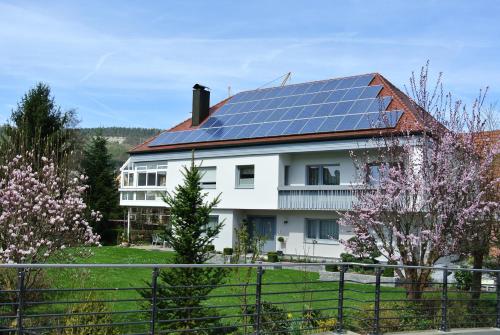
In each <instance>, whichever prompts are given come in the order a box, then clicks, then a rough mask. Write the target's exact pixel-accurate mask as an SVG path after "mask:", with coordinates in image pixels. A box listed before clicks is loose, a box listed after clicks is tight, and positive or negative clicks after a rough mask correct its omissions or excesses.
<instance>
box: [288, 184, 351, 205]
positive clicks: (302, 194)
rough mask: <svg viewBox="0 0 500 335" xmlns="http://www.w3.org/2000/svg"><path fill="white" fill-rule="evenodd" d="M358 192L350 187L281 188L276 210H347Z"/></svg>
mask: <svg viewBox="0 0 500 335" xmlns="http://www.w3.org/2000/svg"><path fill="white" fill-rule="evenodd" d="M358 192H360V191H359V190H353V189H352V188H351V186H349V185H347V186H318V185H314V186H313V185H311V186H281V187H279V188H278V208H279V209H295V210H349V209H351V208H352V203H353V202H354V201H356V199H357V197H356V194H357V193H358Z"/></svg>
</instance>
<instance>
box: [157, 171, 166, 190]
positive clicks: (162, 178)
mask: <svg viewBox="0 0 500 335" xmlns="http://www.w3.org/2000/svg"><path fill="white" fill-rule="evenodd" d="M165 185H167V172H165V171H163V172H162V171H159V172H158V173H157V177H156V186H165Z"/></svg>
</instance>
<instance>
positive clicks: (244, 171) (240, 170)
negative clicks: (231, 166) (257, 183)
mask: <svg viewBox="0 0 500 335" xmlns="http://www.w3.org/2000/svg"><path fill="white" fill-rule="evenodd" d="M254 171H255V170H254V166H253V165H240V166H237V167H236V187H239V188H253V185H254Z"/></svg>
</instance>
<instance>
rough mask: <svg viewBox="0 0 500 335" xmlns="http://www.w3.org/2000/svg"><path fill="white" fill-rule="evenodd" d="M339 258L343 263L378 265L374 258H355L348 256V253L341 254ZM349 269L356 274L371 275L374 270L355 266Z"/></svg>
mask: <svg viewBox="0 0 500 335" xmlns="http://www.w3.org/2000/svg"><path fill="white" fill-rule="evenodd" d="M340 258H341V260H342V262H344V263H363V264H378V261H377V260H376V259H374V258H369V257H357V256H355V255H352V254H349V253H341V254H340ZM350 269H351V270H352V271H353V272H357V273H366V274H372V273H373V272H374V268H370V267H363V266H357V265H354V266H352V267H350Z"/></svg>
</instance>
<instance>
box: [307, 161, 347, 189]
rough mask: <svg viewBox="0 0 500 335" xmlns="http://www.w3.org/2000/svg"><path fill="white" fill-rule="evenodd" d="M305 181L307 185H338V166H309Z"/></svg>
mask: <svg viewBox="0 0 500 335" xmlns="http://www.w3.org/2000/svg"><path fill="white" fill-rule="evenodd" d="M306 179H307V185H340V170H339V165H338V164H331V165H310V166H308V167H307V177H306Z"/></svg>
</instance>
